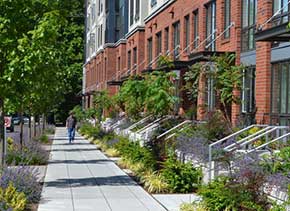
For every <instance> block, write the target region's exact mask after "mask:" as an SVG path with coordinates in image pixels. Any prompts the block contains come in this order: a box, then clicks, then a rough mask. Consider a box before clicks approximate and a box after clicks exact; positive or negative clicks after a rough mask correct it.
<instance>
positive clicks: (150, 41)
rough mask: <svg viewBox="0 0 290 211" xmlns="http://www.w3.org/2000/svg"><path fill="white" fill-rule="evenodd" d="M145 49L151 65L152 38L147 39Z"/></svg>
mask: <svg viewBox="0 0 290 211" xmlns="http://www.w3.org/2000/svg"><path fill="white" fill-rule="evenodd" d="M147 44H148V45H147V51H148V61H149V67H151V62H152V59H153V58H152V38H150V39H148V41H147Z"/></svg>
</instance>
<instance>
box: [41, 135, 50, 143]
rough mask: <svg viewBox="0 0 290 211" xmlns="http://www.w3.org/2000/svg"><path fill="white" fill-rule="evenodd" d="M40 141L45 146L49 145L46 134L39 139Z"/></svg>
mask: <svg viewBox="0 0 290 211" xmlns="http://www.w3.org/2000/svg"><path fill="white" fill-rule="evenodd" d="M39 141H40V143H43V144H48V143H49V138H48V136H47V135H46V134H43V135H41V136H40V137H39Z"/></svg>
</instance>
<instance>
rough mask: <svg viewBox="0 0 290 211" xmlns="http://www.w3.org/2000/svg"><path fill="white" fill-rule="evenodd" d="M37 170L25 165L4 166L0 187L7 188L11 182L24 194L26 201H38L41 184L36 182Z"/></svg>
mask: <svg viewBox="0 0 290 211" xmlns="http://www.w3.org/2000/svg"><path fill="white" fill-rule="evenodd" d="M37 176H38V172H37V170H36V169H31V168H29V167H25V166H18V167H15V168H4V169H3V170H2V174H1V178H0V187H1V188H4V189H5V188H7V187H8V186H9V183H12V184H13V185H14V187H15V188H16V190H17V191H18V192H23V193H24V194H25V195H26V198H27V202H28V203H31V202H32V203H34V202H38V201H39V200H40V196H41V189H42V186H41V185H40V183H38V182H37Z"/></svg>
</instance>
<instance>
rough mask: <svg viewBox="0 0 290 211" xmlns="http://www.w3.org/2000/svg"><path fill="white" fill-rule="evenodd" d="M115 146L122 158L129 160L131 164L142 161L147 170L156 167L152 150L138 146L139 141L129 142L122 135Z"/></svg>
mask: <svg viewBox="0 0 290 211" xmlns="http://www.w3.org/2000/svg"><path fill="white" fill-rule="evenodd" d="M115 147H116V149H117V150H118V151H119V152H120V154H121V156H122V157H123V158H124V159H127V160H129V161H131V162H132V163H133V164H137V163H142V164H144V166H145V168H147V169H148V170H149V169H151V170H155V169H156V167H157V162H156V159H155V157H154V155H153V153H152V151H151V150H150V149H148V148H146V147H142V146H140V144H139V142H131V141H129V139H127V138H124V137H122V138H120V140H119V142H118V143H116V145H115Z"/></svg>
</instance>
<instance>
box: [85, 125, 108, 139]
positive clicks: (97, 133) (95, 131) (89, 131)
mask: <svg viewBox="0 0 290 211" xmlns="http://www.w3.org/2000/svg"><path fill="white" fill-rule="evenodd" d="M79 132H80V133H81V134H82V135H87V136H89V137H91V138H93V139H100V138H102V137H103V136H104V133H103V132H102V130H101V128H100V126H96V127H94V126H92V125H91V124H89V123H86V124H83V125H82V126H81V127H80V129H79Z"/></svg>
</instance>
